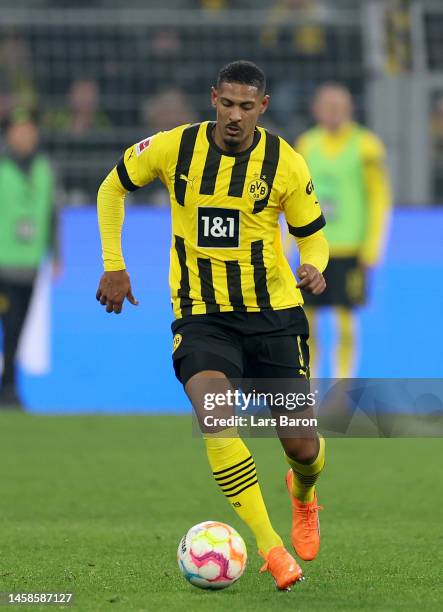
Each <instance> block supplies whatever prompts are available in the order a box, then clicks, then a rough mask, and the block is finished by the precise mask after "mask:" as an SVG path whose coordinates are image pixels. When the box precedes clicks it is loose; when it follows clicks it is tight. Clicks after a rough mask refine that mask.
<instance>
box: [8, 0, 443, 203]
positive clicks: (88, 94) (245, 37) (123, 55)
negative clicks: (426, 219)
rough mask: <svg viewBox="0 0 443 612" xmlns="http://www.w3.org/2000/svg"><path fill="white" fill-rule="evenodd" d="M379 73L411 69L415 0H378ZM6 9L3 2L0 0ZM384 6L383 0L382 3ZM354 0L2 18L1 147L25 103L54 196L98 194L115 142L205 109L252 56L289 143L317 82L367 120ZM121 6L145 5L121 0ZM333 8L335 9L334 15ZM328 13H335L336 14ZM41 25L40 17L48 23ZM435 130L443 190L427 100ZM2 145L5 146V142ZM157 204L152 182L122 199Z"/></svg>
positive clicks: (180, 3)
mask: <svg viewBox="0 0 443 612" xmlns="http://www.w3.org/2000/svg"><path fill="white" fill-rule="evenodd" d="M383 1H384V2H385V4H386V6H387V7H388V10H387V12H386V25H385V29H386V31H385V37H386V38H385V47H384V48H385V52H386V54H385V58H384V70H385V71H386V74H389V75H392V76H393V77H395V76H397V75H402V74H406V75H407V73H408V71H410V70H411V65H412V53H411V32H410V22H409V5H410V0H383ZM3 4H4V5H5V7H4V8H7V6H8V0H5V2H4V3H2V6H3ZM9 4H10V6H11V7H12V6H14V7H15V9H17V8H19V7H30V8H31V7H32V8H33V9H42V10H43V9H45V8H46V9H47V8H48V7H54V8H55V7H56V8H74V7H75V8H77V9H81V8H86V7H87V8H94V7H95V8H96V9H98V10H99V9H103V8H108V9H110V8H112V7H115V8H117V7H120V8H121V3H120V2H117V1H115V2H114V1H113V0H106V1H105V0H88V1H87V2H86V1H83V0H64V1H57V2H56V1H55V0H32V2H31V1H30V0H16V1H15V2H14V3H12V2H10V3H9ZM379 4H380V3H379ZM358 5H359V3H358V2H353V1H351V0H338V1H337V2H334V3H331V2H330V1H329V0H169V1H168V2H163V1H161V0H151V1H150V2H149V9H164V8H167V9H180V10H186V9H195V10H199V11H200V13H201V14H209V15H211V20H209V21H208V25H207V26H205V27H204V28H203V27H201V25H200V26H198V27H197V30H196V28H195V27H193V26H192V25H190V24H189V23H184V24H183V25H178V24H179V23H180V22H177V19H175V20H173V21H172V22H171V25H167V24H168V21H167V19H166V20H165V21H164V24H163V25H159V24H160V23H161V21H156V22H155V24H153V25H147V24H143V25H142V24H140V26H139V27H137V28H136V27H127V26H124V25H121V26H120V25H119V24H118V23H116V24H114V25H113V26H109V25H108V26H106V25H104V26H103V27H99V26H97V27H96V26H94V27H89V28H86V27H85V28H79V27H71V26H70V25H69V24H68V23H67V24H61V25H60V27H54V26H51V27H49V25H48V26H46V25H41V24H39V25H38V26H35V25H34V24H33V23H31V22H30V23H28V24H27V25H20V26H17V25H15V26H2V24H1V23H0V151H1V148H2V146H4V129H2V126H4V125H5V124H6V122H7V120H8V117H9V115H10V113H11V112H13V111H14V110H15V109H17V108H19V109H26V110H28V111H31V112H32V113H33V114H34V115H35V117H37V121H38V124H39V127H40V129H41V147H42V148H43V149H44V150H45V151H46V152H47V153H48V154H49V155H50V157H51V158H52V160H53V163H54V164H55V169H56V171H57V175H58V179H59V180H58V190H59V194H58V199H59V201H60V202H63V203H67V204H72V205H80V204H85V203H93V202H94V200H95V194H96V190H97V185H98V184H99V183H100V181H101V179H102V177H103V174H104V172H105V171H106V169H107V168H108V167H109V166H110V165H111V164H112V163H113V162H114V161H115V160H117V159H118V158H119V156H120V154H121V150H122V149H123V148H124V147H126V146H128V145H129V144H131V143H132V142H136V141H139V140H141V139H143V138H145V137H146V136H148V135H150V134H152V133H155V132H157V131H159V130H167V129H170V128H172V127H174V126H176V125H180V124H182V123H187V122H194V121H201V120H205V119H208V118H211V113H210V109H209V104H208V94H209V89H210V86H211V85H212V84H213V82H214V78H215V75H216V74H217V71H218V69H219V68H220V66H221V65H223V64H224V63H226V62H228V61H231V60H232V59H237V58H239V57H247V58H248V59H251V60H253V61H255V62H256V63H258V64H259V65H260V66H262V67H263V68H264V70H265V72H266V73H267V75H268V89H269V92H270V93H271V95H272V100H271V105H270V109H269V112H268V113H267V114H266V115H265V117H264V122H263V124H264V127H268V128H269V129H271V130H273V131H276V132H278V133H279V134H281V135H283V136H285V137H286V138H287V139H288V140H289V141H293V140H294V139H295V138H296V137H297V136H298V135H299V134H300V133H301V132H303V131H304V130H305V129H307V128H308V127H309V126H310V124H311V118H310V114H309V107H310V103H311V100H312V97H313V94H314V91H315V90H316V88H317V87H318V86H319V85H320V84H321V83H323V82H325V81H329V80H333V81H338V82H340V83H342V84H343V85H345V86H346V87H347V88H348V89H349V90H350V92H351V93H352V95H353V98H354V100H355V109H356V118H357V119H358V120H361V121H365V119H366V117H365V111H366V108H365V83H366V79H367V73H366V72H365V70H366V63H365V58H364V50H363V46H364V43H363V35H362V29H361V23H360V21H359V19H357V20H356V21H355V23H354V25H352V24H350V23H348V24H346V23H343V24H342V23H340V21H339V20H337V19H336V10H337V9H338V8H341V9H347V11H348V13H347V14H349V12H352V11H356V12H357V13H358ZM125 6H127V7H128V8H142V7H143V8H146V3H145V2H142V1H141V0H128V1H127V2H126V4H125ZM252 8H255V9H261V10H262V11H263V14H264V15H265V19H263V21H262V22H261V25H255V22H254V23H235V24H234V25H235V28H234V27H231V26H230V25H229V21H228V24H226V23H225V22H223V23H222V21H221V22H220V23H221V25H216V24H217V19H215V20H214V15H215V16H217V15H220V16H222V15H224V14H225V11H226V9H240V10H250V9H252ZM334 11H335V13H334ZM334 15H335V17H334ZM43 23H44V22H43ZM429 124H430V129H431V130H432V134H433V136H432V138H431V140H432V144H433V155H432V159H433V162H434V169H435V172H434V174H435V178H434V193H435V197H436V199H440V200H442V199H443V169H442V168H443V163H442V161H441V157H442V155H441V149H442V145H441V104H440V102H439V100H438V99H436V100H434V107H433V109H432V111H431V119H430V122H429ZM2 142H3V145H2ZM137 200H138V201H143V202H150V203H164V204H166V203H167V202H166V198H165V195H164V192H163V191H162V190H159V189H158V187H156V186H154V187H153V188H151V189H149V188H148V190H143V191H142V192H140V193H137V194H136V195H134V196H131V198H130V199H129V202H133V203H135V202H137Z"/></svg>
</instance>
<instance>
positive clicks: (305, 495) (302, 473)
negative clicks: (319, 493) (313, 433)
mask: <svg viewBox="0 0 443 612" xmlns="http://www.w3.org/2000/svg"><path fill="white" fill-rule="evenodd" d="M318 440H319V449H318V455H317V457H316V458H315V460H314V461H313V462H312V463H298V462H297V461H294V459H291V458H290V457H288V456H287V455H285V456H286V461H287V462H288V463H289V465H290V466H291V468H292V471H293V472H294V478H293V479H292V494H293V495H294V497H296V498H297V499H298V500H299V501H301V502H312V501H313V500H314V493H315V483H316V482H317V479H318V477H319V476H320V474H321V472H322V470H323V468H324V467H325V439H324V438H323V437H322V436H319V437H318Z"/></svg>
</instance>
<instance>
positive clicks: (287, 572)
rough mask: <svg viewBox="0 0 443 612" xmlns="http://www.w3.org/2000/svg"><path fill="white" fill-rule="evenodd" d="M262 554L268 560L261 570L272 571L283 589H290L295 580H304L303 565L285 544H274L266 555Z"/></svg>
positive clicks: (276, 581)
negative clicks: (301, 565)
mask: <svg viewBox="0 0 443 612" xmlns="http://www.w3.org/2000/svg"><path fill="white" fill-rule="evenodd" d="M260 554H261V556H262V557H263V559H265V560H266V563H265V564H264V565H263V567H262V568H261V569H260V572H266V571H268V572H270V573H271V575H272V577H273V578H274V580H275V584H276V586H277V588H278V589H280V590H281V591H290V590H291V586H292V585H293V584H294V583H295V582H298V581H299V580H304V578H303V572H302V569H301V567H300V566H299V564H298V563H297V561H296V560H295V559H294V557H293V556H292V555H290V554H289V553H288V551H287V550H286V548H284V547H283V546H274V548H271V550H270V551H269V552H268V554H267V555H266V556H265V555H263V554H262V553H260Z"/></svg>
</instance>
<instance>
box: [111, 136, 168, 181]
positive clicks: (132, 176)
mask: <svg viewBox="0 0 443 612" xmlns="http://www.w3.org/2000/svg"><path fill="white" fill-rule="evenodd" d="M167 143H168V141H167V132H159V133H157V134H154V135H153V136H150V137H149V138H145V139H144V140H142V141H140V142H138V143H136V144H134V145H132V146H131V147H129V148H128V149H126V151H125V152H124V154H123V155H122V157H121V158H120V160H119V161H118V163H117V166H116V170H117V175H118V178H119V180H120V183H121V184H122V186H123V188H124V189H125V190H126V191H135V190H136V189H139V188H140V187H143V186H144V185H147V184H148V183H151V182H152V181H153V180H154V179H156V178H157V177H159V178H161V179H163V178H164V175H165V160H166V151H167Z"/></svg>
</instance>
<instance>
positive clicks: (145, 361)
mask: <svg viewBox="0 0 443 612" xmlns="http://www.w3.org/2000/svg"><path fill="white" fill-rule="evenodd" d="M442 235H443V211H441V210H438V209H426V210H413V211H412V210H401V209H400V210H397V211H396V212H395V215H394V218H393V222H392V230H391V234H390V239H389V245H388V250H387V254H386V259H385V262H384V264H383V266H382V267H381V268H380V269H378V270H376V271H375V274H374V277H373V283H372V284H373V287H372V293H371V299H370V301H369V303H368V305H367V307H365V308H364V309H362V312H361V344H362V354H361V359H360V365H359V370H358V372H357V374H358V375H359V376H361V377H414V378H419V377H440V376H442V364H443V349H442V347H443V326H442V324H441V317H442V313H443V287H442V282H441V279H442V271H443V241H442ZM123 242H124V252H125V259H126V265H127V268H128V270H129V271H130V273H131V279H132V286H133V290H134V294H135V296H136V297H137V298H138V299H139V300H140V305H139V306H138V307H137V308H136V307H132V306H131V305H130V304H128V303H126V305H125V309H124V313H123V314H122V315H120V316H115V315H107V314H105V312H104V310H103V309H102V308H101V307H99V306H98V304H97V302H96V300H95V291H96V288H97V284H98V279H99V277H100V274H101V270H102V268H101V259H100V243H99V236H98V229H97V221H96V213H95V209H94V208H89V207H88V208H79V209H67V210H65V211H64V213H63V217H62V244H63V253H64V275H63V277H62V278H61V279H60V280H59V281H58V282H57V283H56V284H55V285H54V287H53V292H52V299H53V306H52V370H51V372H50V374H48V375H46V376H40V377H36V376H29V375H26V374H25V373H24V372H21V376H20V383H21V388H22V392H23V395H24V399H25V401H26V403H27V404H28V405H29V406H30V409H31V410H34V411H39V412H151V413H159V412H185V411H188V410H189V402H188V400H187V398H186V396H185V394H184V392H183V390H182V388H181V386H180V385H179V383H178V382H177V381H176V379H175V377H174V374H173V370H172V365H171V344H172V335H171V332H170V323H171V319H172V312H171V305H170V300H169V288H168V256H169V244H170V215H169V211H167V210H160V209H152V208H129V209H128V210H127V214H126V221H125V231H124V239H123ZM329 342H330V336H329V337H328V336H327V335H326V340H325V343H326V344H327V345H328V346H329Z"/></svg>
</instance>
